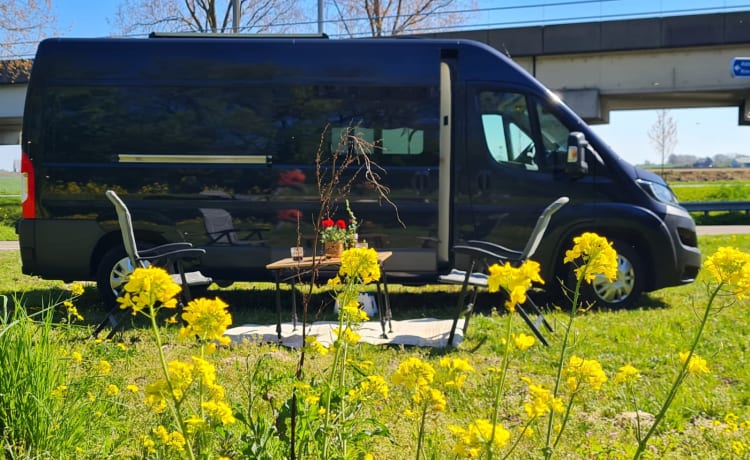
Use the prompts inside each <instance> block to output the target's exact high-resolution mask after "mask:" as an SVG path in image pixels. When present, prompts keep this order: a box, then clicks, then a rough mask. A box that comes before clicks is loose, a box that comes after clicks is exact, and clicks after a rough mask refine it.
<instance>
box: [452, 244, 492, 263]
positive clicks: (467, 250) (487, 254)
mask: <svg viewBox="0 0 750 460" xmlns="http://www.w3.org/2000/svg"><path fill="white" fill-rule="evenodd" d="M453 251H454V252H455V253H457V254H466V255H468V256H469V257H471V258H473V259H493V260H496V259H498V258H501V257H500V256H499V255H498V254H497V253H495V252H493V251H490V250H488V249H485V248H480V247H477V246H468V245H465V244H459V245H456V246H453Z"/></svg>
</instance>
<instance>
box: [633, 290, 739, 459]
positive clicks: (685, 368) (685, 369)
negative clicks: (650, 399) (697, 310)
mask: <svg viewBox="0 0 750 460" xmlns="http://www.w3.org/2000/svg"><path fill="white" fill-rule="evenodd" d="M723 287H724V282H719V284H718V285H717V286H716V289H714V290H713V291H712V292H711V294H710V296H709V299H708V303H707V305H706V309H705V310H704V312H703V317H702V318H701V322H700V325H699V326H698V330H697V331H696V333H695V336H694V337H693V342H692V344H691V345H690V350H689V351H688V354H687V358H686V359H685V360H684V362H683V364H682V368H681V369H680V372H679V373H678V374H677V377H676V378H675V380H674V383H673V384H672V388H670V390H669V393H668V394H667V398H666V399H665V400H664V403H663V404H662V406H661V409H659V413H658V414H656V417H654V422H653V423H652V424H651V427H650V428H649V429H648V431H647V432H646V435H645V436H643V438H640V439H638V448H637V449H636V451H635V454H633V459H634V460H637V459H639V458H640V457H641V455H643V452H644V451H645V450H646V447H647V446H648V441H649V439H650V438H651V436H652V435H653V434H654V433H655V432H656V428H657V427H658V425H659V424H660V423H661V421H662V420H664V416H665V415H666V414H667V410H669V406H671V405H672V402H673V401H674V398H675V396H677V391H678V390H679V389H680V386H681V385H682V382H683V381H684V380H685V377H687V375H688V374H689V373H690V370H689V369H690V364H691V360H692V359H693V355H694V353H695V349H696V348H697V346H698V342H699V341H700V339H701V336H702V335H703V331H704V330H705V328H706V323H707V322H708V317H709V314H710V312H711V306H712V305H713V303H714V300H715V299H716V296H717V295H718V294H719V292H720V291H721V290H722V288H723Z"/></svg>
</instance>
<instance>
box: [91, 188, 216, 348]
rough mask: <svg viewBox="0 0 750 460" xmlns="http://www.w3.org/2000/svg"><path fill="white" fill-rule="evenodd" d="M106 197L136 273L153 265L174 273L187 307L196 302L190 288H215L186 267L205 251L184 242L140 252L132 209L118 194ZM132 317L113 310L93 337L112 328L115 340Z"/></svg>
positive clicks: (114, 308)
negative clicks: (121, 328)
mask: <svg viewBox="0 0 750 460" xmlns="http://www.w3.org/2000/svg"><path fill="white" fill-rule="evenodd" d="M105 195H106V196H107V199H109V201H111V202H112V204H113V205H114V206H115V211H116V212H117V221H118V223H119V225H120V233H121V234H122V243H123V246H124V248H125V253H126V254H127V256H128V259H129V262H130V266H131V267H132V269H135V268H137V267H147V266H149V265H156V266H159V267H163V268H165V269H166V270H167V271H169V272H170V273H171V276H172V280H173V281H174V282H175V283H177V284H179V285H180V286H181V287H182V290H181V294H180V297H181V302H182V304H183V305H186V304H187V303H188V302H189V301H190V300H191V299H192V297H191V295H190V286H207V285H209V284H211V282H212V280H211V278H208V277H206V276H203V274H202V273H201V272H199V271H194V272H185V269H184V266H183V262H184V261H185V260H186V259H196V258H200V257H201V256H202V255H203V254H205V253H206V251H205V249H199V248H193V245H192V244H190V243H188V242H180V243H168V244H163V245H160V246H155V247H151V248H148V249H141V250H139V249H138V247H137V245H136V240H135V232H134V231H133V222H132V219H131V217H130V211H129V210H128V207H127V206H126V205H125V203H124V202H123V201H122V199H120V197H119V196H117V194H116V193H115V192H114V191H112V190H107V191H106V192H105ZM124 285H125V282H123V284H122V285H121V286H120V287H119V288H118V289H115V291H119V289H122V287H124ZM115 294H116V295H119V294H120V292H115ZM129 314H130V312H128V311H123V310H121V309H120V306H119V305H115V306H113V308H112V309H111V310H110V311H109V313H107V317H106V318H105V319H104V320H103V321H102V322H101V323H100V324H99V325H98V326H97V327H96V329H95V330H94V332H93V333H92V337H96V336H98V335H99V333H100V332H101V331H102V329H104V328H105V327H106V326H107V325H108V324H109V325H110V326H111V328H112V329H111V331H110V332H109V334H108V335H107V338H111V337H112V336H113V335H114V333H115V332H116V331H117V329H118V328H119V327H120V326H122V322H123V319H124V316H125V315H129Z"/></svg>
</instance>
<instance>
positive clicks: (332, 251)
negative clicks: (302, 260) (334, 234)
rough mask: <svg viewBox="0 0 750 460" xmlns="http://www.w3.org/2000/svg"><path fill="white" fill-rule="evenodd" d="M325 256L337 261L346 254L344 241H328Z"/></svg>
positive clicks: (325, 245) (325, 244)
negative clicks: (342, 254)
mask: <svg viewBox="0 0 750 460" xmlns="http://www.w3.org/2000/svg"><path fill="white" fill-rule="evenodd" d="M324 248H325V255H326V257H328V258H331V259H335V258H338V257H341V253H342V252H344V242H343V241H326V242H325V243H324Z"/></svg>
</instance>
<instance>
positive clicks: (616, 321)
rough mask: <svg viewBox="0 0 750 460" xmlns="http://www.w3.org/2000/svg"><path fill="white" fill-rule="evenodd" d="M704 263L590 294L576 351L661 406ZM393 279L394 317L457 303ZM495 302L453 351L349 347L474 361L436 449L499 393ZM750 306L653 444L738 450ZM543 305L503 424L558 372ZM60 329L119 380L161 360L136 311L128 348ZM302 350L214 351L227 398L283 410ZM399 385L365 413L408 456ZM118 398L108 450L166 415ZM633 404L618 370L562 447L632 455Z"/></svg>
mask: <svg viewBox="0 0 750 460" xmlns="http://www.w3.org/2000/svg"><path fill="white" fill-rule="evenodd" d="M726 245H732V246H736V247H738V248H740V249H742V250H743V251H745V252H750V235H723V236H712V237H700V246H701V249H702V251H703V252H704V254H711V253H713V252H715V251H716V249H717V248H718V247H720V246H726ZM0 273H2V275H0V294H5V295H11V296H15V297H19V296H21V297H23V299H24V303H25V304H26V305H27V306H37V307H38V306H41V305H47V304H49V303H50V302H52V301H55V300H56V299H60V298H64V297H65V296H66V293H67V290H66V286H65V285H64V284H63V283H60V282H50V281H41V280H38V279H36V278H33V277H28V276H25V275H22V274H21V273H20V269H19V266H18V253H17V252H15V251H8V252H2V253H0ZM704 276H705V274H704V273H702V274H701V276H700V277H699V280H698V281H697V282H695V283H693V284H691V285H687V286H681V287H677V288H670V289H663V290H660V291H657V292H653V293H650V294H648V295H644V296H643V298H642V299H641V301H640V303H639V304H638V306H637V307H636V308H632V309H629V310H620V311H606V310H599V309H597V308H593V309H592V310H590V311H589V312H587V313H585V314H583V315H581V316H580V317H578V318H577V320H576V322H575V323H574V333H575V345H574V348H573V351H572V352H573V353H575V354H576V355H578V356H582V357H585V358H587V359H596V360H598V361H600V362H601V363H602V366H603V367H604V369H605V372H606V373H607V375H608V376H609V377H610V379H611V378H612V376H613V375H614V374H615V373H616V372H617V370H618V368H619V367H620V366H622V365H624V364H626V363H630V364H632V365H634V366H635V367H637V368H638V369H640V370H641V373H642V380H641V382H640V383H639V385H637V386H636V387H635V388H634V392H635V393H634V396H635V398H636V400H637V401H638V403H639V408H640V409H641V410H643V411H646V412H649V413H654V412H655V411H656V410H657V409H658V407H659V405H660V403H661V401H662V400H663V396H664V393H665V392H666V390H667V388H668V386H669V385H670V384H671V380H672V379H673V377H674V375H675V369H676V367H677V364H678V363H679V359H678V358H677V353H678V352H679V351H681V350H684V349H686V348H687V346H688V342H689V340H690V337H691V334H692V332H693V331H694V328H695V327H696V325H697V323H698V319H697V312H698V311H700V310H701V308H702V307H703V306H704V305H705V302H706V291H705V288H704V279H705V278H704ZM391 291H392V300H393V305H394V313H396V315H397V316H398V317H399V318H407V317H408V318H415V317H423V316H434V317H449V316H450V315H451V314H452V307H453V305H454V304H455V300H456V293H455V291H453V292H448V291H446V290H445V288H443V287H437V286H428V287H423V288H414V287H401V286H393V288H392V290H391ZM208 294H209V296H214V295H219V296H221V297H222V298H223V299H224V300H226V301H227V303H229V304H230V306H231V312H232V315H233V317H234V324H243V323H248V322H256V323H257V322H261V323H272V322H273V321H274V310H273V308H272V305H273V287H272V285H271V284H269V283H258V284H250V283H241V284H239V285H236V286H233V287H232V288H227V289H217V288H212V289H210V290H209V291H208ZM284 297H285V298H286V297H288V296H284ZM321 299H323V297H318V298H316V300H315V302H314V303H313V305H317V303H318V302H320V300H321ZM500 303H501V302H500V301H499V299H497V298H495V296H489V295H488V296H485V297H483V298H482V302H481V303H480V305H479V308H478V309H479V312H478V315H477V317H476V318H475V319H474V320H472V325H471V329H470V331H469V334H468V337H467V338H466V340H464V342H463V343H462V344H461V346H460V347H459V348H458V349H457V350H454V351H450V352H449V351H446V350H432V349H420V348H399V347H379V346H369V345H362V346H358V347H357V348H356V351H355V352H353V354H352V355H351V356H350V359H352V360H355V361H366V360H369V361H372V362H373V363H374V366H373V368H374V369H376V370H377V372H379V373H382V374H384V375H391V374H392V373H393V372H394V371H395V370H396V367H397V365H398V363H399V362H401V361H402V360H404V359H405V358H407V357H412V356H414V357H420V358H421V359H424V360H426V361H428V362H430V363H432V364H433V365H434V366H438V363H439V359H440V358H441V357H443V356H451V357H454V358H463V359H466V360H468V361H469V362H471V363H472V365H473V366H474V367H475V368H476V373H475V375H472V376H470V378H469V380H468V381H467V384H466V388H465V389H464V391H463V392H461V393H453V394H451V395H450V398H449V400H448V409H447V410H446V412H445V413H440V414H437V415H436V416H435V418H434V419H432V420H430V421H429V422H428V429H429V431H430V432H431V433H435V434H436V435H435V436H434V437H433V438H432V442H433V443H434V444H433V447H432V449H434V451H435V452H437V454H436V457H435V458H453V457H452V456H450V455H448V454H446V453H447V452H448V451H449V450H450V448H451V446H452V441H451V440H452V438H451V435H450V433H449V432H448V431H447V426H448V425H450V424H459V425H464V426H465V424H466V423H467V422H468V421H470V420H473V419H474V418H476V417H487V411H488V401H490V400H491V386H490V385H489V381H488V377H487V368H488V367H498V366H500V364H501V362H502V361H501V358H500V357H501V356H502V353H503V350H504V346H503V343H502V341H501V338H502V337H504V335H505V331H506V325H507V320H508V318H507V316H505V315H496V314H493V313H492V311H493V310H492V309H493V307H497V306H500ZM76 305H77V306H78V308H79V311H80V312H81V313H82V314H83V316H84V317H85V318H86V320H85V324H87V325H89V326H92V325H94V324H95V323H96V322H97V321H99V320H100V319H101V318H102V312H101V304H100V303H99V300H98V296H97V295H96V290H95V289H94V288H93V286H87V287H86V290H85V292H84V294H83V295H82V296H81V297H80V298H79V299H77V300H76ZM747 307H748V303H747V301H743V302H735V303H733V304H731V305H729V306H728V307H727V308H726V309H725V310H724V311H721V312H719V313H717V314H715V315H713V316H712V317H711V319H710V321H709V324H708V329H707V330H706V333H705V340H704V341H703V342H702V344H701V345H700V346H699V348H698V350H697V353H698V354H700V355H701V356H702V357H705V358H706V359H707V360H708V365H709V369H710V371H711V373H710V374H709V375H706V376H702V377H699V376H691V378H689V379H688V380H687V381H686V383H685V387H684V388H682V390H681V391H680V393H679V394H678V396H677V398H676V400H675V402H674V404H673V406H672V409H671V410H670V411H669V413H668V416H667V420H666V424H665V426H664V427H663V429H661V430H659V432H658V433H657V436H656V437H655V438H654V439H653V443H652V445H653V455H654V458H666V459H682V458H696V459H697V458H701V459H703V458H733V457H732V453H731V441H732V439H733V438H732V436H735V437H736V436H739V437H740V438H741V439H743V438H742V436H744V440H745V442H748V440H749V439H750V433H748V432H747V431H744V432H743V431H742V430H740V431H739V432H735V433H727V432H725V431H724V429H723V428H726V426H725V425H723V424H722V425H720V426H718V427H717V426H714V424H713V422H714V421H719V422H721V421H722V420H723V418H724V417H725V416H726V414H728V413H734V414H737V415H738V416H740V417H741V420H747V419H748V418H750V366H748V365H747V363H746V362H745V361H746V359H747V356H748V352H749V349H748V348H749V346H748V342H747V337H748V336H750V318H748V315H747ZM285 308H287V307H286V306H285ZM500 308H502V307H500ZM285 311H288V310H285ZM548 316H549V319H550V320H551V321H552V322H553V324H554V325H556V326H557V332H556V333H555V334H552V335H550V340H551V343H552V345H551V346H550V347H549V348H543V347H539V346H536V347H534V348H532V349H531V350H529V351H527V352H525V353H523V354H517V355H514V357H513V360H512V361H511V363H510V371H509V372H510V373H509V379H508V382H507V391H506V392H505V393H504V396H503V400H502V403H501V418H500V421H501V422H502V423H503V424H504V425H505V426H507V427H517V426H518V425H519V423H520V422H521V421H522V420H523V417H524V414H523V409H522V405H523V402H524V400H525V398H526V392H525V384H523V383H522V382H521V381H520V378H521V377H524V376H528V377H530V378H532V379H533V380H534V381H539V382H542V383H545V384H547V385H549V382H550V379H551V377H552V375H553V373H554V369H555V364H554V363H555V360H556V359H557V356H558V354H559V344H560V341H561V337H562V334H563V324H565V321H566V318H567V316H566V314H565V313H564V312H553V313H551V314H549V315H548ZM513 329H514V330H515V331H516V332H524V333H528V332H529V331H528V330H527V329H526V328H525V326H524V325H523V324H522V322H521V321H520V319H519V318H514V320H513ZM61 331H64V332H65V334H64V337H62V342H61V346H62V347H64V348H66V349H68V350H69V351H70V350H79V351H81V352H82V353H83V354H84V356H85V357H87V359H91V360H98V359H107V360H108V361H111V362H112V364H113V373H112V375H110V376H108V377H106V378H104V379H103V382H102V384H103V383H104V382H110V381H111V382H116V383H117V384H118V385H119V386H120V387H121V388H124V386H125V385H126V384H128V383H136V384H138V385H139V386H140V387H141V388H143V387H144V385H146V384H147V383H148V382H151V381H153V380H154V379H155V378H156V375H157V370H158V367H157V366H156V364H155V363H157V362H158V358H157V355H156V350H155V349H154V345H153V340H152V339H151V336H150V334H149V332H148V330H147V329H146V328H145V323H144V322H143V321H140V320H136V321H135V327H132V328H129V329H128V330H126V331H125V332H124V333H123V334H122V336H121V337H120V339H121V340H122V343H124V344H125V347H126V348H127V351H126V352H123V351H122V349H120V348H118V347H116V346H114V345H112V344H108V343H95V342H94V341H90V340H86V329H83V330H80V331H78V332H75V330H74V331H73V332H72V333H71V331H70V330H68V329H65V328H63V329H61ZM71 335H72V336H71ZM165 341H166V342H165V343H166V344H165V347H164V349H165V350H166V351H167V353H168V356H169V357H170V359H173V358H178V357H180V358H182V359H189V356H191V355H192V354H195V353H196V348H195V346H194V345H191V343H190V342H185V341H180V340H177V337H176V329H175V328H171V329H168V330H165ZM297 357H298V354H297V352H296V351H294V350H288V349H283V348H278V347H276V346H274V345H258V344H238V345H235V346H233V347H232V348H231V349H229V350H222V351H220V352H218V353H217V355H215V356H214V357H212V358H211V359H212V362H214V363H215V365H216V366H217V372H218V375H219V379H220V382H221V384H222V385H224V387H225V388H226V390H227V399H229V400H231V401H233V402H235V403H236V404H238V407H240V406H244V405H247V399H246V398H247V395H248V394H257V395H258V396H257V398H258V399H257V400H255V403H254V404H255V405H254V406H253V407H254V409H253V413H254V414H257V415H265V416H266V417H269V420H270V417H271V415H270V407H271V406H272V405H274V404H275V406H274V407H275V408H276V410H279V408H280V404H281V403H282V402H283V401H285V400H286V398H287V397H288V396H289V394H290V383H291V382H290V380H289V378H281V377H279V376H282V375H286V376H290V375H292V374H293V372H294V369H295V366H296V362H297ZM256 365H257V366H258V367H257V368H256ZM329 365H330V359H329V357H322V356H314V355H311V356H308V359H307V361H306V363H305V375H306V378H313V377H314V376H316V375H319V374H320V375H322V373H324V372H325V370H326V369H327V367H328V366H329ZM253 369H256V370H257V369H260V371H259V374H260V377H258V375H256V380H253V379H252V378H251V375H254V374H252V372H251V371H253ZM253 385H255V386H253ZM251 389H252V390H251ZM393 392H394V394H393V395H392V397H391V398H392V399H391V400H389V401H384V402H383V404H377V405H376V406H373V408H372V412H371V413H369V414H370V415H373V416H377V417H378V418H379V419H381V420H384V421H388V426H389V429H390V430H391V434H392V437H393V438H394V442H389V441H387V440H385V439H383V440H381V441H379V442H377V443H376V444H375V445H374V446H373V447H372V449H373V453H374V454H375V456H376V458H410V457H413V456H414V453H413V447H414V444H413V439H414V438H413V430H414V429H415V425H414V423H411V422H412V421H410V419H408V418H405V417H404V413H403V411H404V407H405V406H404V401H403V400H399V399H397V398H398V395H397V393H396V391H395V390H393ZM119 398H120V399H118V407H119V409H118V410H117V411H115V412H112V413H110V414H107V416H105V417H102V418H100V419H99V423H100V428H101V431H102V432H107V430H108V429H109V430H110V432H111V433H113V434H112V439H109V440H108V441H109V442H106V443H104V444H105V445H107V446H109V449H111V451H109V450H108V451H107V452H106V454H107V455H108V456H114V457H118V458H122V457H126V456H129V455H134V454H135V452H136V451H137V450H138V442H137V441H135V440H137V439H139V437H140V435H141V434H143V433H144V432H145V431H146V430H147V429H148V427H151V426H154V424H155V423H159V420H160V419H159V418H158V417H156V416H155V415H154V414H153V413H152V412H150V411H149V410H146V409H145V407H144V406H143V403H142V398H143V395H142V393H141V394H138V395H126V394H122V395H120V396H119ZM632 410H633V408H632V406H631V405H630V404H628V403H627V400H626V399H625V398H624V395H623V393H622V387H621V386H618V385H615V384H614V383H612V382H608V383H607V384H605V386H604V387H603V389H602V390H601V391H599V392H590V393H586V394H582V395H581V396H580V398H579V404H577V405H576V407H575V409H574V411H573V415H572V418H571V421H570V422H569V426H568V427H567V434H566V435H565V436H564V438H563V441H562V444H561V446H560V450H559V453H558V454H557V455H556V458H623V457H625V458H627V453H628V452H632V446H633V440H632V439H633V438H632V435H631V434H629V433H628V429H627V426H628V425H627V423H626V422H623V418H622V417H623V414H625V413H626V412H628V411H632ZM239 428H240V427H234V428H233V429H239ZM114 433H118V434H117V435H115V434H114ZM514 433H515V434H517V432H514ZM515 434H514V437H515ZM233 439H234V444H232V443H231V442H230V444H231V445H235V446H236V445H238V440H237V438H233ZM115 440H117V442H121V443H122V444H118V443H117V442H114V441H115ZM100 445H101V440H98V439H89V440H88V441H86V442H82V444H81V445H80V446H79V447H80V448H81V449H82V453H81V455H82V457H86V456H88V457H90V458H95V457H100V456H102V455H104V453H103V452H101V451H100V450H98V449H100V448H101V447H100ZM522 447H523V450H521V451H520V452H526V454H524V455H521V454H518V455H520V456H518V457H515V458H541V453H540V452H539V450H538V449H539V447H540V445H539V441H538V440H535V438H529V439H526V440H524V441H522ZM517 453H518V452H517Z"/></svg>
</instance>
